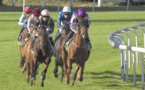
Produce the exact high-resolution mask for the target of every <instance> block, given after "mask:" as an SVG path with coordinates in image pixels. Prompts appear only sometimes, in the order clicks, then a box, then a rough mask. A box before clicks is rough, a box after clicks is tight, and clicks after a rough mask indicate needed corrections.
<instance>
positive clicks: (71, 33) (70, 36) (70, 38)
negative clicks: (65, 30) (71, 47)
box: [65, 31, 74, 46]
mask: <svg viewBox="0 0 145 90" xmlns="http://www.w3.org/2000/svg"><path fill="white" fill-rule="evenodd" d="M73 34H74V32H73V31H70V32H69V34H68V38H67V39H66V43H65V45H66V46H68V44H69V42H70V41H71V40H72V36H73Z"/></svg>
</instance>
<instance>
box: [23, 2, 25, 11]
mask: <svg viewBox="0 0 145 90" xmlns="http://www.w3.org/2000/svg"><path fill="white" fill-rule="evenodd" d="M24 8H25V0H23V12H24Z"/></svg>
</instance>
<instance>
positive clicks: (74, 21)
mask: <svg viewBox="0 0 145 90" xmlns="http://www.w3.org/2000/svg"><path fill="white" fill-rule="evenodd" d="M82 19H86V20H87V21H88V28H87V30H89V26H90V24H91V22H90V17H89V15H88V14H87V13H86V10H85V9H84V8H79V9H78V10H77V12H75V13H74V14H73V16H72V18H71V20H70V28H71V30H72V31H71V32H70V33H69V35H68V38H67V40H66V46H68V44H69V42H70V41H71V40H70V38H71V37H72V36H73V34H74V33H76V27H75V25H76V24H77V23H78V22H79V20H82ZM86 43H87V44H88V45H89V46H90V48H92V45H91V42H90V38H89V36H88V35H87V37H86Z"/></svg>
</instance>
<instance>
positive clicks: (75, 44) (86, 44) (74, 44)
mask: <svg viewBox="0 0 145 90" xmlns="http://www.w3.org/2000/svg"><path fill="white" fill-rule="evenodd" d="M71 43H72V44H73V45H74V46H75V47H77V48H85V47H86V46H87V44H85V45H84V46H83V47H80V46H78V45H76V44H75V43H74V42H71Z"/></svg>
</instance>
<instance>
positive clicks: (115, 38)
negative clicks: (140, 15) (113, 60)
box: [108, 23, 145, 90]
mask: <svg viewBox="0 0 145 90" xmlns="http://www.w3.org/2000/svg"><path fill="white" fill-rule="evenodd" d="M143 27H145V23H141V24H139V25H135V26H132V27H128V28H123V29H120V30H116V31H114V32H113V33H111V34H110V35H109V37H108V41H109V44H110V45H111V46H112V47H113V48H117V49H120V53H121V54H120V58H121V59H120V60H121V68H120V69H121V78H122V79H123V80H125V81H126V82H128V68H130V67H131V64H130V63H131V62H132V66H133V82H134V86H136V65H141V84H142V90H144V89H145V88H144V53H145V29H144V28H143ZM138 30H142V31H143V40H144V41H143V44H144V46H143V47H138V33H137V31H138ZM129 32H133V33H134V35H135V46H132V45H131V43H130V42H131V38H130V34H129ZM123 34H125V35H126V36H127V44H125V43H124V42H125V41H124V40H125V37H124V36H123ZM131 54H132V58H131ZM138 55H140V59H141V60H140V64H139V60H138V59H139V58H138V57H139V56H138Z"/></svg>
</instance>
